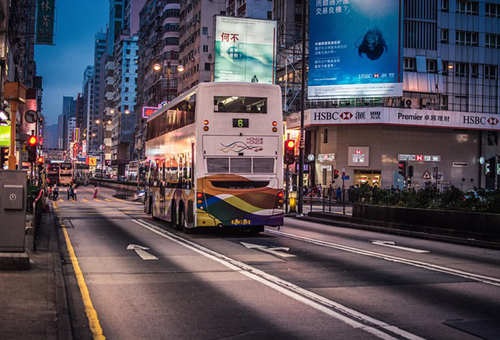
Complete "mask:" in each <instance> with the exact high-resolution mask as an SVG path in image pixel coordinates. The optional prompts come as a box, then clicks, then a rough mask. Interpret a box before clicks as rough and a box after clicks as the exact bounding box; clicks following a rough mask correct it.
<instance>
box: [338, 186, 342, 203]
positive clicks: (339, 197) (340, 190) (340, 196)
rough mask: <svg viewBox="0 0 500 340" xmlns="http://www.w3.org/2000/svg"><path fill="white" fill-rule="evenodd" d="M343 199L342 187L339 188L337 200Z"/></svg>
mask: <svg viewBox="0 0 500 340" xmlns="http://www.w3.org/2000/svg"><path fill="white" fill-rule="evenodd" d="M341 200H342V189H340V187H338V188H337V202H340V201H341Z"/></svg>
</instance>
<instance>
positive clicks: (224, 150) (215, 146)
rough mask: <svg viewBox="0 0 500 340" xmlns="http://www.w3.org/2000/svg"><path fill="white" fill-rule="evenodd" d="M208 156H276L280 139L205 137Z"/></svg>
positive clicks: (204, 143) (205, 148)
mask: <svg viewBox="0 0 500 340" xmlns="http://www.w3.org/2000/svg"><path fill="white" fill-rule="evenodd" d="M203 150H204V151H205V155H206V156H215V155H218V156H221V155H225V156H238V155H240V154H244V155H245V156H256V157H259V156H273V157H275V156H276V150H278V137H260V136H255V137H254V136H203Z"/></svg>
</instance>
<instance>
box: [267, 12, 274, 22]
mask: <svg viewBox="0 0 500 340" xmlns="http://www.w3.org/2000/svg"><path fill="white" fill-rule="evenodd" d="M272 18H273V12H270V11H268V12H267V20H272Z"/></svg>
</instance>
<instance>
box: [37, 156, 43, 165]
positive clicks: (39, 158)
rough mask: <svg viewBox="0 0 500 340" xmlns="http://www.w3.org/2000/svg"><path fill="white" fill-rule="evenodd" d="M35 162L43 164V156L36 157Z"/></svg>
mask: <svg viewBox="0 0 500 340" xmlns="http://www.w3.org/2000/svg"><path fill="white" fill-rule="evenodd" d="M36 162H37V163H38V164H43V162H44V159H43V157H38V158H37V159H36Z"/></svg>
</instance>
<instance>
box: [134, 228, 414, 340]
mask: <svg viewBox="0 0 500 340" xmlns="http://www.w3.org/2000/svg"><path fill="white" fill-rule="evenodd" d="M133 221H134V222H135V223H137V224H138V225H140V226H142V227H144V228H146V229H149V230H150V231H152V232H154V233H156V234H158V235H160V236H162V237H164V238H166V239H168V240H170V241H172V242H175V243H177V244H179V245H181V246H183V247H185V248H188V249H190V250H192V251H194V252H196V253H198V254H200V255H203V256H205V257H207V258H209V259H212V260H213V261H216V262H218V263H220V264H222V265H224V266H226V267H227V268H229V269H231V270H234V271H238V272H240V273H241V274H243V275H245V276H247V277H249V278H251V279H253V280H255V281H258V282H260V283H262V284H264V285H266V286H268V287H270V288H272V289H274V290H276V291H278V292H280V293H282V294H284V295H286V296H288V297H291V298H292V299H294V300H297V301H299V302H301V303H303V304H306V305H308V306H310V307H312V308H314V309H316V310H318V311H320V312H322V313H324V314H326V315H329V316H331V317H333V318H335V319H337V320H340V321H342V322H344V323H346V324H348V325H350V326H351V327H353V328H357V329H362V330H364V331H366V332H368V333H371V334H373V335H375V336H377V337H378V338H380V339H388V340H389V339H410V340H418V339H422V338H421V337H419V336H417V335H414V334H411V333H408V332H406V331H404V330H402V329H400V328H398V327H396V326H392V325H389V324H387V323H385V322H383V321H380V320H377V319H374V318H372V317H370V316H368V315H365V314H362V313H360V312H358V311H355V310H353V309H350V308H348V307H346V306H344V305H342V304H340V303H338V302H335V301H332V300H330V299H327V298H325V297H323V296H321V295H318V294H315V293H313V292H311V291H309V290H307V289H304V288H301V287H299V286H297V285H295V284H293V283H291V282H288V281H285V280H282V279H280V278H278V277H276V276H273V275H270V274H268V273H266V272H263V271H261V270H259V269H257V268H255V267H252V266H249V265H247V264H245V263H243V262H240V261H237V260H234V259H232V258H230V257H228V256H225V255H222V254H220V253H218V252H216V251H213V250H210V249H208V248H205V247H203V246H201V245H199V244H196V243H194V242H191V241H188V240H186V239H184V238H182V237H179V236H177V235H175V234H173V233H171V232H169V231H166V230H163V229H161V228H159V227H157V226H155V225H153V224H151V223H148V222H146V221H144V220H133Z"/></svg>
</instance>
